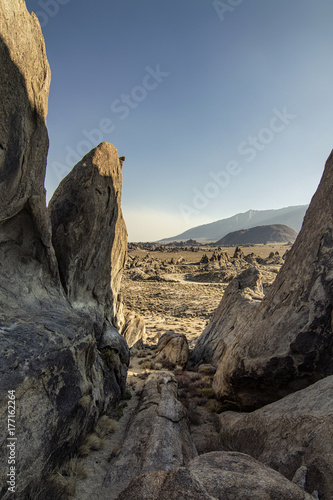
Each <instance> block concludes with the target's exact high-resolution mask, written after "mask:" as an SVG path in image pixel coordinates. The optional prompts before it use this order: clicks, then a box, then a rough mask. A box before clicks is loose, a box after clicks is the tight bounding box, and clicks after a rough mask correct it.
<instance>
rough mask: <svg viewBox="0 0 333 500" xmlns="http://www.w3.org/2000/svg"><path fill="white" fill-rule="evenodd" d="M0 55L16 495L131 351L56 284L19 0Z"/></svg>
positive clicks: (1, 244) (2, 479) (29, 21)
mask: <svg viewBox="0 0 333 500" xmlns="http://www.w3.org/2000/svg"><path fill="white" fill-rule="evenodd" d="M0 65H1V72H0V96H1V98H0V111H1V113H0V120H1V126H0V207H1V210H0V262H1V265H0V283H1V285H0V416H1V420H2V422H6V423H7V418H8V397H9V396H12V397H13V395H15V429H14V436H12V435H10V434H8V428H7V425H6V426H5V425H3V426H1V428H0V446H1V453H2V456H3V460H1V463H0V497H1V498H3V499H7V498H13V493H12V492H11V491H9V490H8V486H9V485H8V483H7V479H8V472H9V464H8V457H9V455H8V454H9V448H7V444H8V442H10V443H11V445H12V448H13V450H11V451H12V452H13V453H14V455H15V458H13V460H14V463H13V462H12V463H11V465H12V466H13V467H15V478H16V479H15V493H16V495H15V497H16V498H22V499H23V498H26V497H27V498H29V495H30V493H31V491H32V489H33V488H35V489H34V491H36V488H37V489H38V484H40V483H41V481H45V478H46V477H47V475H48V474H49V473H50V472H51V471H54V469H55V468H56V467H57V466H58V465H60V464H62V463H63V462H64V461H65V460H67V459H68V457H69V456H71V454H73V453H75V451H76V450H77V448H78V446H80V444H81V443H82V441H83V440H84V438H85V435H86V434H87V432H89V431H90V430H91V429H92V427H93V426H94V423H95V422H96V421H97V419H98V417H99V416H100V415H101V414H102V413H105V412H108V411H109V409H110V407H111V406H112V405H113V404H114V403H115V402H116V400H117V399H119V397H120V395H121V392H122V391H123V390H124V386H125V381H126V372H127V366H128V362H129V352H128V347H127V345H126V342H125V341H124V339H123V337H121V336H120V335H119V334H118V333H117V332H116V331H114V330H113V329H112V325H111V324H110V322H108V321H107V318H106V317H105V315H102V314H101V313H100V309H99V308H97V310H96V312H95V314H86V313H85V310H84V308H82V309H80V310H79V309H74V308H73V307H72V304H71V303H70V301H69V299H68V297H67V296H66V295H65V293H64V290H63V288H62V286H61V281H60V278H59V274H58V263H57V261H56V257H55V252H54V249H53V246H52V238H51V223H50V220H49V216H48V211H47V209H46V205H45V190H44V176H45V166H46V156H47V150H48V135H47V130H46V124H45V120H46V113H47V97H48V90H49V82H50V70H49V65H48V62H47V59H46V55H45V46H44V40H43V36H42V33H41V29H40V26H39V22H38V20H37V17H36V16H35V15H34V14H31V15H30V14H29V13H28V11H27V9H26V6H25V3H24V1H23V0H2V1H1V2H0ZM104 208H105V206H104V205H102V206H101V212H103V210H104ZM117 209H118V205H116V206H115V211H116V210H117ZM113 231H115V228H114V226H111V227H110V233H112V232H113ZM108 260H109V261H110V256H109V259H108ZM104 270H106V266H104ZM106 279H109V280H110V276H108V277H107V278H106ZM8 391H15V392H10V393H9V392H8ZM12 432H13V431H12ZM8 437H13V438H14V437H15V438H16V439H17V441H14V440H12V441H8ZM13 443H14V444H15V446H14V445H13ZM16 444H17V445H16ZM42 478H43V479H42ZM31 494H32V493H31ZM30 497H31V496H30ZM32 497H33V498H34V500H42V499H41V498H40V499H39V498H38V496H37V495H35V494H32ZM44 498H45V497H44ZM43 500H44V499H43Z"/></svg>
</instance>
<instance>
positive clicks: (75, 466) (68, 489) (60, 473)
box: [25, 457, 88, 500]
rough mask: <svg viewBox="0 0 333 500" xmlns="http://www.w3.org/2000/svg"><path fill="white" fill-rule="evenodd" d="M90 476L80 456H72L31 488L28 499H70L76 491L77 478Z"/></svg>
mask: <svg viewBox="0 0 333 500" xmlns="http://www.w3.org/2000/svg"><path fill="white" fill-rule="evenodd" d="M87 476H88V471H87V468H86V467H85V465H84V463H83V461H82V460H81V459H80V458H78V457H73V458H71V459H70V460H69V461H68V462H66V463H65V464H64V465H63V466H62V467H60V468H58V469H56V470H54V471H53V472H52V473H51V474H49V475H48V476H47V477H46V478H43V480H42V482H41V483H40V484H35V485H33V486H32V487H31V488H30V491H29V492H28V494H27V496H26V497H25V498H26V500H46V499H51V498H52V500H69V499H70V498H72V497H73V496H75V493H76V481H77V479H85V478H86V477H87Z"/></svg>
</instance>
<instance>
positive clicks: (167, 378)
mask: <svg viewBox="0 0 333 500" xmlns="http://www.w3.org/2000/svg"><path fill="white" fill-rule="evenodd" d="M196 455H197V451H196V449H195V446H194V444H193V442H192V439H191V436H190V432H189V428H188V424H187V417H186V410H185V408H184V406H183V405H182V404H181V403H180V402H179V401H178V399H177V381H176V379H175V377H174V376H173V375H171V374H168V373H163V372H161V373H153V374H151V375H150V376H149V377H148V379H147V381H146V383H145V386H144V389H143V391H142V394H141V398H140V403H139V407H138V409H137V412H136V415H135V417H134V419H133V421H132V423H131V426H130V428H129V430H128V434H127V437H126V439H125V442H124V444H123V447H122V450H121V452H120V454H119V455H118V457H116V458H115V459H114V461H113V462H111V464H110V473H109V475H108V476H107V478H106V481H105V487H107V488H108V490H109V491H110V499H112V498H116V496H117V495H118V493H120V491H122V490H123V489H124V488H125V487H126V486H127V485H128V484H129V483H130V481H131V480H132V479H133V478H134V477H136V476H139V475H140V474H143V473H146V472H149V471H161V470H164V471H170V470H171V469H173V468H174V467H180V466H184V465H186V464H187V463H188V462H189V460H191V459H192V458H193V457H195V456H196ZM128 498H129V497H128Z"/></svg>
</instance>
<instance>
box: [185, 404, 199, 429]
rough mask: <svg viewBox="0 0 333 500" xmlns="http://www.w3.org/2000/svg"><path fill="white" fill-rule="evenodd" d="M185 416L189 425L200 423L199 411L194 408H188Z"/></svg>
mask: <svg viewBox="0 0 333 500" xmlns="http://www.w3.org/2000/svg"><path fill="white" fill-rule="evenodd" d="M187 417H188V420H189V423H190V424H191V425H201V416H200V413H199V412H198V411H197V410H196V409H195V408H193V407H192V408H191V407H190V408H189V409H188V411H187Z"/></svg>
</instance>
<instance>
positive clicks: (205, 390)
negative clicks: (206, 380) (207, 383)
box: [197, 387, 215, 399]
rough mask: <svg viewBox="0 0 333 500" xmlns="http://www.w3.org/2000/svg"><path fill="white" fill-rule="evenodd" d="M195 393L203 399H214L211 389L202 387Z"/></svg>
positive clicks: (213, 392)
mask: <svg viewBox="0 0 333 500" xmlns="http://www.w3.org/2000/svg"><path fill="white" fill-rule="evenodd" d="M197 392H198V393H199V394H201V395H202V396H204V397H205V398H208V399H209V398H215V391H214V390H213V389H212V388H211V387H202V388H199V389H197Z"/></svg>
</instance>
